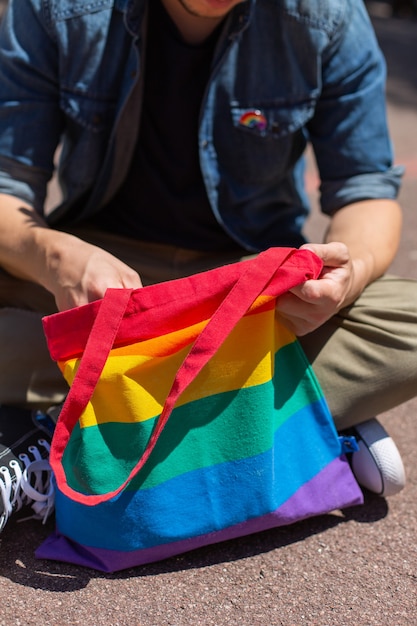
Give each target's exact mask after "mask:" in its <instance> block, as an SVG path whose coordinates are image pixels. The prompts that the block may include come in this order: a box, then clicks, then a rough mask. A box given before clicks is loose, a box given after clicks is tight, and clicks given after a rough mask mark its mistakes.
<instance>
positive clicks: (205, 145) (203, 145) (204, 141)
mask: <svg viewBox="0 0 417 626" xmlns="http://www.w3.org/2000/svg"><path fill="white" fill-rule="evenodd" d="M207 146H208V141H207V139H203V141H202V142H201V147H202V148H207Z"/></svg>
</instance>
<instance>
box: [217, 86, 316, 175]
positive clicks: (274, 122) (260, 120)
mask: <svg viewBox="0 0 417 626" xmlns="http://www.w3.org/2000/svg"><path fill="white" fill-rule="evenodd" d="M314 106H315V101H314V99H312V98H310V99H306V100H303V101H299V102H294V103H288V102H285V103H282V104H281V103H279V104H273V105H266V106H265V105H264V104H262V105H259V106H256V105H255V106H251V107H242V106H237V105H233V104H232V105H231V109H230V115H231V120H232V125H231V128H229V129H226V128H224V126H223V127H222V132H221V134H218V138H219V139H218V138H216V145H218V147H219V150H218V153H219V158H220V159H221V161H222V160H223V159H225V165H226V167H227V170H228V171H229V172H230V173H231V174H232V175H233V177H234V178H235V179H236V180H238V181H240V182H245V183H246V184H247V183H249V184H260V183H262V184H265V183H268V182H272V181H276V180H279V179H280V178H282V177H283V176H284V175H285V173H286V172H287V171H288V168H289V167H291V166H292V165H293V164H294V162H295V161H296V160H297V159H298V158H299V156H300V155H301V153H302V152H303V150H304V148H305V137H304V132H303V128H304V127H305V125H306V123H307V122H308V120H309V119H310V118H311V117H312V116H313V114H314Z"/></svg>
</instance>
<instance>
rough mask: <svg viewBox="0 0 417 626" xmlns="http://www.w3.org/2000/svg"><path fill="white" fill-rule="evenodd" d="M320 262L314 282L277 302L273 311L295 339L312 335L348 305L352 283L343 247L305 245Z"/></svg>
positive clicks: (308, 281)
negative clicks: (311, 333) (318, 272)
mask: <svg viewBox="0 0 417 626" xmlns="http://www.w3.org/2000/svg"><path fill="white" fill-rule="evenodd" d="M302 247H303V248H304V249H308V250H311V251H312V252H314V253H315V254H317V256H319V257H320V258H321V259H322V260H323V264H324V266H323V270H322V272H321V274H320V276H319V278H318V279H317V280H307V281H306V282H305V283H303V284H302V285H299V286H298V287H294V289H291V290H290V291H289V292H287V293H286V294H284V295H282V296H280V297H279V298H278V299H277V304H276V309H277V313H278V315H279V316H280V317H281V318H282V320H283V322H284V324H285V325H286V326H287V327H288V328H289V329H290V330H292V331H293V332H294V333H295V334H296V335H298V336H300V337H301V336H302V335H306V334H307V333H310V332H312V331H313V330H315V329H316V328H318V327H319V326H321V325H322V324H324V322H326V321H327V320H328V319H330V318H331V317H332V316H333V315H334V314H335V313H337V311H339V309H341V308H342V307H343V306H345V305H346V304H347V303H348V300H349V298H350V294H351V291H352V284H353V283H354V269H353V263H352V260H351V258H350V255H349V250H348V248H347V246H346V245H345V244H343V243H337V242H332V243H328V244H306V245H304V246H302Z"/></svg>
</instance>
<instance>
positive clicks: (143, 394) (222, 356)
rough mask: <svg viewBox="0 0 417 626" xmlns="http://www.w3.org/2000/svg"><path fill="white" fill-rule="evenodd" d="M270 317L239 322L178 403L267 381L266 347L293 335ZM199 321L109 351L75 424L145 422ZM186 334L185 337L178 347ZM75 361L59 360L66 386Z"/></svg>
mask: <svg viewBox="0 0 417 626" xmlns="http://www.w3.org/2000/svg"><path fill="white" fill-rule="evenodd" d="M274 317H275V312H274V310H273V309H272V310H267V311H262V312H260V313H256V314H251V315H248V316H246V317H244V318H243V319H242V320H240V322H239V323H238V325H237V327H236V328H235V330H234V331H233V332H232V333H231V335H230V336H229V337H228V338H227V339H226V340H225V342H224V344H223V345H222V346H221V348H220V349H219V350H218V352H217V353H216V355H215V356H214V357H213V358H212V359H211V361H210V362H209V363H208V364H207V365H206V366H205V367H204V368H203V370H202V371H201V372H200V374H199V375H198V376H197V378H196V379H195V380H194V381H193V383H192V384H191V385H190V386H189V387H188V388H187V389H186V390H185V392H184V393H183V395H182V396H181V398H180V400H179V402H178V406H181V405H183V404H186V403H187V402H192V401H194V400H199V399H201V398H204V397H207V396H211V395H215V394H220V393H224V392H228V391H234V390H237V389H241V388H245V387H252V386H256V385H261V384H263V383H266V382H268V381H269V380H271V378H272V376H273V363H274V356H275V355H274V354H272V353H271V346H273V345H274V344H275V352H277V351H278V350H279V349H281V348H282V347H283V346H285V345H287V344H289V343H291V342H292V341H294V339H295V337H294V335H293V334H292V333H291V332H290V331H288V330H287V329H285V328H284V327H282V326H281V325H280V327H279V332H275V330H276V329H275V327H274V323H273V319H274ZM202 325H204V323H200V324H196V325H194V326H192V327H188V328H186V329H183V330H180V331H176V332H174V333H169V334H168V335H163V336H161V337H157V338H154V339H150V340H147V341H144V342H140V343H137V344H135V345H133V346H129V347H128V348H125V347H121V348H115V349H113V350H112V351H111V353H110V355H109V358H108V360H107V362H106V365H105V367H104V370H103V373H102V375H101V378H100V381H99V382H98V385H97V389H98V392H97V393H96V394H93V397H92V401H91V402H90V403H89V405H88V406H87V408H86V410H85V412H84V414H83V416H82V418H81V420H80V425H81V427H83V428H84V427H88V426H94V425H96V424H97V423H98V422H97V418H96V415H99V416H100V423H105V422H122V423H123V422H125V423H126V422H137V421H145V420H147V419H151V418H154V417H155V416H156V415H159V414H160V413H161V410H162V407H163V403H164V401H165V399H166V397H167V395H168V393H169V390H170V388H171V385H172V382H173V380H174V377H175V374H176V372H177V370H178V368H179V366H180V365H181V363H182V362H183V360H184V358H185V356H186V354H187V353H188V351H189V349H190V348H191V345H192V343H193V342H194V340H195V338H196V337H197V336H198V334H199V333H200V332H201V326H202ZM186 337H188V341H187V343H186V344H185V346H184V342H185V338H186ZM164 346H165V350H164ZM242 346H243V347H244V349H242ZM175 347H176V348H177V349H175ZM164 354H165V355H166V356H164ZM159 355H162V356H159ZM78 364H79V359H71V360H69V361H67V362H66V363H65V364H60V366H61V369H62V371H63V374H64V376H65V378H66V380H67V382H68V383H69V384H70V385H71V384H72V381H73V378H74V376H75V372H76V369H77V367H78ZM106 388H107V389H106Z"/></svg>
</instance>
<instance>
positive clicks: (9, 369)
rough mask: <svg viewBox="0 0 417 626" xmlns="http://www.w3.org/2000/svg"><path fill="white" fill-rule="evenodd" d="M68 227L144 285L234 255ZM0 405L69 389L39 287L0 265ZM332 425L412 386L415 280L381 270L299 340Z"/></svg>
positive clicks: (53, 399) (51, 397) (386, 403)
mask: <svg viewBox="0 0 417 626" xmlns="http://www.w3.org/2000/svg"><path fill="white" fill-rule="evenodd" d="M73 232H74V234H77V235H79V236H80V237H81V238H83V239H85V240H87V241H90V242H91V243H94V244H96V245H99V246H100V247H103V248H105V249H106V250H108V251H109V252H111V253H113V254H114V255H115V256H117V257H118V258H120V259H121V260H123V261H125V262H126V263H127V264H129V265H130V266H131V267H133V268H134V269H135V270H137V271H138V272H139V274H140V276H141V278H142V282H143V284H144V285H148V284H151V283H156V282H161V281H165V280H171V279H174V278H180V277H182V276H186V275H189V274H193V273H196V272H201V271H204V270H208V269H211V268H213V267H217V266H220V265H224V264H226V263H233V262H236V261H239V260H241V257H238V256H236V254H214V253H202V252H194V251H190V250H185V249H181V248H177V247H174V246H164V245H159V244H148V243H143V242H137V241H134V240H129V239H126V238H122V237H118V236H114V235H111V234H108V233H97V232H95V231H92V230H87V229H76V230H74V231H73ZM0 307H1V308H0V336H1V352H0V370H1V371H0V404H14V405H20V406H33V407H38V408H47V407H48V406H50V405H51V404H54V403H57V402H60V401H61V400H62V399H63V397H64V396H65V394H66V393H67V391H68V387H67V385H66V383H65V381H64V380H63V378H62V376H61V373H60V371H59V370H58V367H57V365H56V364H55V363H53V362H52V361H51V359H50V357H49V354H48V350H47V347H46V342H45V338H44V335H43V330H42V324H41V318H42V316H44V315H49V314H51V313H54V312H56V307H55V303H54V299H53V297H52V296H51V294H49V293H48V292H47V291H45V290H44V289H43V288H42V287H39V286H38V285H35V284H33V283H29V282H25V281H21V280H17V279H15V278H13V277H11V276H10V275H9V274H7V273H6V272H2V271H1V270H0ZM300 341H301V344H302V346H303V348H304V350H305V352H306V354H307V357H308V358H309V360H310V362H311V363H312V365H313V368H314V371H315V373H316V375H317V378H318V380H319V382H320V384H321V386H322V388H323V391H324V393H325V396H326V398H327V402H328V404H329V407H330V410H331V412H332V415H333V418H334V420H335V423H336V426H337V428H338V429H339V430H340V429H343V428H346V427H348V426H350V425H353V424H355V423H359V422H362V421H364V420H366V419H368V418H370V417H373V416H375V415H377V414H378V413H381V412H383V411H387V410H389V409H391V408H393V407H394V406H397V405H398V404H401V403H402V402H405V401H407V400H409V399H411V398H412V397H414V395H416V392H417V281H413V280H407V279H401V278H396V277H393V276H387V277H384V278H382V279H380V280H377V281H376V282H374V283H373V284H372V285H370V286H369V287H368V288H367V289H366V290H365V291H364V293H363V294H362V296H361V297H360V298H359V299H358V300H357V301H356V302H355V304H354V305H353V306H351V307H349V308H346V309H344V310H342V311H341V312H340V313H339V314H338V315H335V316H334V317H333V318H332V319H331V320H330V321H329V322H327V323H326V324H324V325H323V326H322V327H321V328H319V329H318V330H317V331H315V332H313V333H311V334H309V335H307V336H306V337H303V338H301V339H300Z"/></svg>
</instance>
